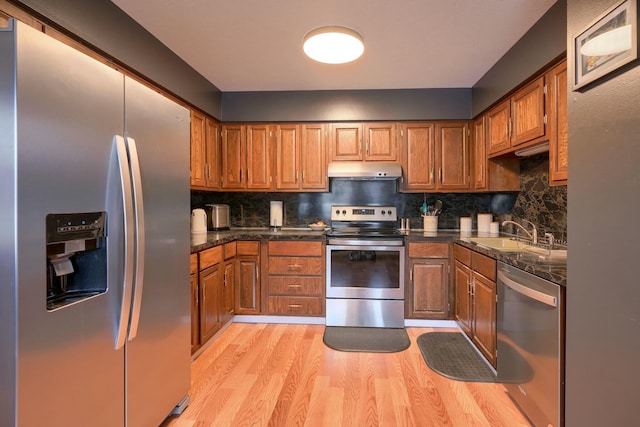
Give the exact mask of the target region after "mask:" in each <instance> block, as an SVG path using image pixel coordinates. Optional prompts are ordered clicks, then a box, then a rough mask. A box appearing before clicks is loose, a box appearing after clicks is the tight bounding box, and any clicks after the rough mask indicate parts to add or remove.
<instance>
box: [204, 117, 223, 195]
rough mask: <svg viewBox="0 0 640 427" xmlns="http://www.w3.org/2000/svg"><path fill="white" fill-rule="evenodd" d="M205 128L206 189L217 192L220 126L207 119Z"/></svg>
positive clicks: (218, 182)
mask: <svg viewBox="0 0 640 427" xmlns="http://www.w3.org/2000/svg"><path fill="white" fill-rule="evenodd" d="M205 128H206V144H205V145H206V155H207V162H206V171H205V181H206V185H207V188H209V189H212V190H217V189H219V188H220V124H219V123H218V122H217V121H215V120H213V119H210V118H208V117H207V119H206V121H205Z"/></svg>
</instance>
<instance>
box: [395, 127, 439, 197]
mask: <svg viewBox="0 0 640 427" xmlns="http://www.w3.org/2000/svg"><path fill="white" fill-rule="evenodd" d="M401 135H402V138H403V146H404V149H403V154H404V156H403V157H404V158H403V162H402V168H403V171H404V178H405V179H404V189H405V190H409V191H426V190H434V189H435V188H436V181H435V171H434V168H435V158H436V151H435V150H436V148H435V147H436V146H435V139H434V124H433V123H427V122H415V123H405V124H403V125H402V129H401Z"/></svg>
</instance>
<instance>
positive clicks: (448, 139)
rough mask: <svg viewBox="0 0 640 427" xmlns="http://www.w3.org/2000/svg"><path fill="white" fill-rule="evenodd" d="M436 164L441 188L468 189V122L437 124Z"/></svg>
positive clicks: (438, 187)
mask: <svg viewBox="0 0 640 427" xmlns="http://www.w3.org/2000/svg"><path fill="white" fill-rule="evenodd" d="M436 156H437V158H436V166H437V168H438V177H437V180H436V188H437V189H439V190H446V191H448V190H468V189H469V188H470V186H469V176H470V173H469V125H468V124H467V122H455V123H438V124H436Z"/></svg>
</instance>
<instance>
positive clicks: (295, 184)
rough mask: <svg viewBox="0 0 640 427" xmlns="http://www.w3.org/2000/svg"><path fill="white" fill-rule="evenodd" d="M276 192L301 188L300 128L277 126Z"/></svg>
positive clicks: (296, 126)
mask: <svg viewBox="0 0 640 427" xmlns="http://www.w3.org/2000/svg"><path fill="white" fill-rule="evenodd" d="M275 136H276V190H298V189H299V188H300V182H299V179H300V177H299V175H300V126H299V125H277V126H276V130H275Z"/></svg>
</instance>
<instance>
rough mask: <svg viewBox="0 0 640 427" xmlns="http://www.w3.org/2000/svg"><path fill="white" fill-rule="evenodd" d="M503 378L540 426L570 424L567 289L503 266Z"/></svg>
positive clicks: (500, 292) (500, 364) (500, 273)
mask: <svg viewBox="0 0 640 427" xmlns="http://www.w3.org/2000/svg"><path fill="white" fill-rule="evenodd" d="M497 318H498V326H497V329H498V365H497V373H498V380H499V381H500V382H503V383H504V385H505V387H506V389H507V391H508V392H509V395H510V396H511V397H512V399H513V400H514V401H515V402H516V403H517V404H518V406H520V408H521V409H522V411H523V412H524V413H525V414H526V415H527V417H528V418H529V419H530V420H531V422H532V423H533V424H534V425H536V426H545V427H546V426H554V427H558V426H562V425H563V424H564V415H563V414H564V411H563V401H564V318H565V316H564V288H562V287H560V286H558V285H556V284H555V283H552V282H549V281H547V280H544V279H542V278H540V277H538V276H534V275H533V274H530V273H527V272H525V271H523V270H520V269H518V268H515V267H512V266H509V265H507V264H505V263H503V262H498V313H497Z"/></svg>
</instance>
